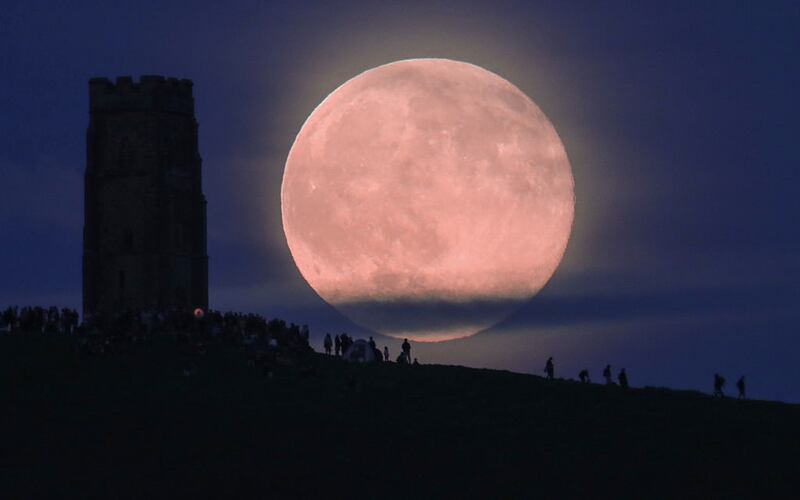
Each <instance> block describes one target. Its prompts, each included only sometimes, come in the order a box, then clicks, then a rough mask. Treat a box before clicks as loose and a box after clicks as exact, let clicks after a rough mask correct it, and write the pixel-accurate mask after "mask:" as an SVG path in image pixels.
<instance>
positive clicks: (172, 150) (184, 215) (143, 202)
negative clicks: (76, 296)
mask: <svg viewBox="0 0 800 500" xmlns="http://www.w3.org/2000/svg"><path fill="white" fill-rule="evenodd" d="M86 135H87V137H86V175H85V193H84V195H85V201H84V228H83V311H84V314H87V313H93V312H96V311H119V310H123V309H158V310H167V309H189V308H194V307H202V308H204V309H205V308H206V307H207V306H208V256H207V254H206V200H205V197H204V196H203V191H202V185H201V174H200V165H201V160H200V155H199V153H198V149H197V121H196V120H195V116H194V97H193V96H192V82H191V81H190V80H178V79H175V78H166V79H165V78H164V77H161V76H142V77H141V79H140V81H139V82H138V83H136V82H134V81H133V79H132V78H130V77H119V78H117V80H116V82H115V83H112V82H111V81H110V80H108V79H106V78H92V79H91V80H89V128H88V130H87V134H86Z"/></svg>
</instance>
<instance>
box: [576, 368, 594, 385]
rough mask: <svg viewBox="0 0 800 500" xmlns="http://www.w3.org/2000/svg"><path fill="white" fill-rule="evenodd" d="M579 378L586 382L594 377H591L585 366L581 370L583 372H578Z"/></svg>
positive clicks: (589, 381)
mask: <svg viewBox="0 0 800 500" xmlns="http://www.w3.org/2000/svg"><path fill="white" fill-rule="evenodd" d="M578 379H580V381H581V382H583V383H584V384H588V383H591V382H592V379H590V378H589V370H587V369H585V368H584V369H583V370H581V372H580V373H579V374H578Z"/></svg>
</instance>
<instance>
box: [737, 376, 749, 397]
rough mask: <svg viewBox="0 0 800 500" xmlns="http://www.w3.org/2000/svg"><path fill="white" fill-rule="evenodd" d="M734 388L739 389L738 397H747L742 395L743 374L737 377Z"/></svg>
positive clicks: (743, 387)
mask: <svg viewBox="0 0 800 500" xmlns="http://www.w3.org/2000/svg"><path fill="white" fill-rule="evenodd" d="M736 388H737V389H739V399H747V397H746V396H745V395H744V389H745V386H744V375H742V376H741V377H739V380H738V381H736Z"/></svg>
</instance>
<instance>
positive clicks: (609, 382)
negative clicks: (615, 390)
mask: <svg viewBox="0 0 800 500" xmlns="http://www.w3.org/2000/svg"><path fill="white" fill-rule="evenodd" d="M603 378H605V379H606V385H614V381H613V380H611V365H606V369H605V370H603Z"/></svg>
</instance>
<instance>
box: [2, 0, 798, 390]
mask: <svg viewBox="0 0 800 500" xmlns="http://www.w3.org/2000/svg"><path fill="white" fill-rule="evenodd" d="M378 3H379V2H339V3H336V4H335V5H333V4H334V3H333V2H291V3H290V2H256V1H249V2H234V1H231V2H225V3H224V4H223V3H222V2H211V1H196V2H185V3H183V4H180V3H177V2H175V3H172V2H161V1H158V2H156V1H152V2H151V1H146V0H145V1H139V2H130V5H127V6H123V5H121V4H122V2H114V3H110V2H93V3H90V2H69V4H70V5H65V3H63V2H39V1H35V0H34V1H24V2H23V1H17V0H10V1H6V2H4V6H3V9H2V10H1V11H0V75H2V78H0V174H2V175H0V242H2V244H0V307H4V306H5V305H7V304H20V305H22V304H42V305H49V304H57V305H67V306H73V307H76V308H78V307H79V306H80V286H81V284H80V263H81V260H80V256H81V226H82V217H83V214H82V189H83V186H82V171H83V168H84V165H85V129H86V125H87V122H88V102H87V101H88V96H87V94H88V90H87V81H88V79H89V78H90V77H93V76H108V77H115V76H118V75H132V76H134V77H135V78H137V79H138V77H139V76H140V75H142V74H163V75H165V76H176V77H180V78H190V79H192V80H193V81H194V82H195V99H196V103H197V104H196V106H197V117H198V121H199V123H200V153H201V155H202V157H203V160H204V164H203V168H204V191H205V194H206V197H207V198H208V204H209V205H208V234H209V242H208V247H209V255H210V280H211V284H210V285H211V289H210V300H211V303H212V306H214V307H215V308H220V309H236V310H243V311H254V312H260V313H263V314H265V315H267V316H279V317H282V318H285V319H287V320H290V321H295V322H299V323H308V324H309V325H310V326H311V329H312V335H314V337H315V339H314V340H315V341H316V342H319V341H320V339H321V337H322V335H324V333H325V331H327V330H331V331H345V330H346V331H350V332H359V329H358V328H357V327H355V326H354V325H353V324H352V323H350V322H349V321H348V320H347V319H346V318H344V317H343V316H341V315H340V314H339V313H338V312H337V311H335V310H334V309H333V308H331V307H330V306H328V305H326V304H325V303H324V302H323V301H322V300H321V299H319V298H318V297H317V296H316V295H315V294H314V292H313V291H312V290H311V289H310V288H309V287H308V285H307V284H306V283H305V282H304V281H303V280H302V278H301V277H300V274H299V272H298V271H297V268H296V267H295V266H294V263H293V262H292V260H291V257H290V255H289V252H288V248H287V245H286V240H285V238H284V235H283V231H282V229H281V227H280V220H281V218H280V182H281V176H282V172H283V166H284V162H285V160H286V156H287V154H288V152H289V148H290V146H291V144H292V141H293V139H294V136H295V134H296V133H297V132H298V131H299V129H300V127H301V126H302V124H303V122H304V120H305V119H306V117H307V116H308V115H309V113H311V111H312V110H313V109H314V107H315V106H316V105H317V104H318V103H319V102H320V101H321V100H322V99H324V98H325V96H326V95H327V94H328V93H330V92H331V91H332V90H334V89H335V88H336V87H337V86H338V85H340V84H341V83H343V82H344V81H345V80H347V79H348V78H350V77H352V76H354V75H356V74H358V73H360V72H362V71H364V70H366V69H369V68H372V67H375V66H378V65H381V64H384V63H387V62H390V61H394V60H398V59H405V58H411V57H444V58H450V59H456V60H463V61H467V62H471V63H474V64H477V65H479V66H481V67H484V68H486V69H488V70H489V71H492V72H494V73H497V74H498V75H500V76H502V77H504V78H506V79H508V80H509V81H511V82H512V83H514V84H515V85H516V86H517V87H519V89H520V90H522V91H523V92H525V93H526V94H527V95H528V96H529V97H531V98H532V99H533V100H534V101H535V102H536V104H537V105H538V106H539V107H540V108H541V109H542V111H544V113H545V114H546V115H547V116H548V118H549V119H550V120H551V121H552V123H553V125H554V126H555V128H556V130H557V131H558V133H559V135H560V137H561V139H562V141H563V143H564V146H565V148H566V150H567V153H568V155H569V158H570V162H571V164H572V168H573V175H574V178H575V195H576V206H575V224H574V227H573V232H572V237H571V239H570V242H569V244H568V247H567V251H566V254H565V257H564V261H563V262H562V264H561V267H560V268H559V269H558V270H557V271H556V274H555V276H554V277H553V279H552V280H551V282H550V283H549V284H548V285H547V286H546V287H545V288H544V290H543V291H542V292H541V293H540V294H539V295H538V296H537V297H535V298H534V299H533V300H532V301H531V302H530V303H529V304H527V305H526V306H523V307H522V309H520V310H519V311H518V313H516V314H515V315H513V316H511V317H510V318H508V320H506V321H504V322H503V323H501V324H500V325H498V326H497V327H495V328H492V329H491V330H489V331H487V332H484V333H481V334H478V335H476V336H475V337H472V338H469V339H465V340H459V341H454V342H448V343H441V344H433V345H418V346H415V347H414V354H415V355H416V356H418V357H419V358H420V361H422V362H443V363H453V364H465V365H469V366H486V367H494V368H504V369H510V370H515V371H529V372H540V371H541V369H542V367H543V365H544V361H545V359H546V358H547V357H548V356H550V355H552V356H554V357H555V360H556V370H557V375H562V376H564V377H575V376H576V375H577V372H578V371H579V370H580V369H581V368H584V367H586V368H588V369H589V370H590V372H591V374H592V376H593V378H594V379H599V378H600V376H599V375H600V371H601V370H602V367H603V366H604V365H605V364H606V363H611V364H612V365H613V366H614V367H615V372H616V369H617V368H619V367H622V366H625V367H626V368H627V371H628V374H629V377H630V379H631V383H632V384H633V385H667V386H671V387H677V388H697V389H702V390H708V389H709V386H710V385H711V377H712V374H713V373H714V372H715V371H720V372H722V373H723V374H725V375H726V376H727V378H728V380H729V381H730V382H731V383H732V382H733V381H735V379H736V378H737V377H738V376H739V375H740V374H746V375H747V376H748V380H749V385H750V392H751V394H752V396H754V397H760V398H770V399H783V400H790V401H796V402H800V371H799V370H798V368H797V364H798V356H799V353H800V337H798V333H797V329H798V322H800V312H798V311H799V310H800V308H798V307H797V305H798V300H800V294H799V293H798V292H800V285H798V281H799V280H800V252H798V250H800V248H799V247H800V231H798V225H797V222H796V220H795V217H796V216H797V214H798V213H800V210H798V209H800V206H799V205H800V201H799V197H798V195H800V187H798V181H799V180H800V174H798V167H799V166H800V165H799V163H800V162H798V160H799V159H800V149H798V148H797V146H796V143H797V137H798V135H799V134H798V133H799V132H800V125H798V123H800V122H798V120H797V116H798V115H800V106H799V105H798V103H799V102H800V100H799V99H798V97H797V95H798V94H797V92H798V91H797V89H798V88H800V66H799V65H798V63H797V59H798V58H797V54H796V52H797V48H798V47H800V33H799V30H798V29H797V26H798V25H800V6H798V5H797V4H796V3H793V2H785V3H781V2H771V3H770V4H769V5H766V6H755V4H753V5H747V4H745V3H735V2H729V3H720V2H716V3H704V2H658V3H656V2H652V3H648V5H642V4H643V3H642V2H626V3H623V2H604V3H599V2H569V3H567V2H542V3H541V4H533V3H532V2H527V1H525V2H522V1H521V2H468V1H458V2H456V1H450V2H447V1H441V2H436V1H431V0H428V1H424V2H403V4H402V5H400V4H398V5H397V6H390V5H375V4H378ZM532 4H533V5H532ZM473 313H474V314H479V313H480V311H479V310H478V311H474V312H473ZM454 321H457V318H454ZM379 343H380V344H381V345H383V344H387V345H389V346H390V349H391V350H392V351H393V352H397V348H398V345H397V342H396V341H394V340H388V339H386V340H385V339H379ZM729 389H731V390H732V389H733V388H732V387H730V388H729Z"/></svg>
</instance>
